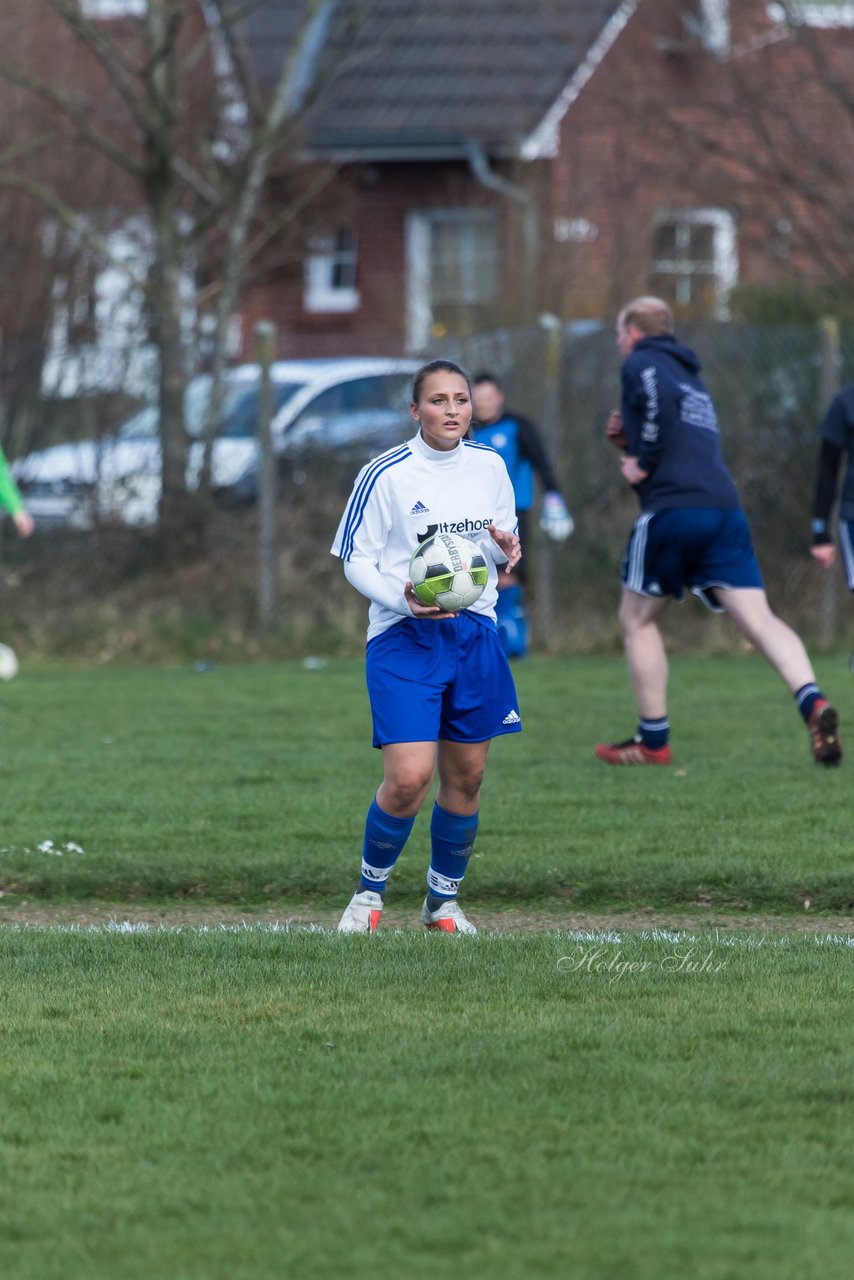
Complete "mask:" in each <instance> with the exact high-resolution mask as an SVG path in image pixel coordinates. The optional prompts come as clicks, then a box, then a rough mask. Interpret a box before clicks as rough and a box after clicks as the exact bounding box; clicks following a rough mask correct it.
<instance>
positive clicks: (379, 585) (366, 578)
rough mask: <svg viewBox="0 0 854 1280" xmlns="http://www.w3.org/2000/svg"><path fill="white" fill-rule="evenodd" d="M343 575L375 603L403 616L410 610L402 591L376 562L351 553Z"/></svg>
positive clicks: (345, 563) (345, 562) (351, 584)
mask: <svg viewBox="0 0 854 1280" xmlns="http://www.w3.org/2000/svg"><path fill="white" fill-rule="evenodd" d="M344 577H345V578H346V579H347V581H348V582H349V583H350V586H351V587H355V588H356V590H357V591H359V592H361V594H362V595H363V596H367V598H368V599H369V600H373V601H374V603H375V604H381V605H383V606H384V607H385V608H386V609H391V611H392V613H399V614H402V615H403V616H404V617H405V616H406V615H407V614H408V613H409V612H410V610H409V605H408V604H407V602H406V597H405V595H404V593H403V592H401V591H399V590H398V588H397V587H396V585H395V584H394V583H391V582H389V581H388V579H387V578H385V577H384V576H383V575H382V574H381V573H380V571H379V569H378V568H377V566H376V564H375V563H374V562H373V561H372V560H369V559H368V558H367V557H366V556H362V555H353V556H352V558H351V559H350V560H345V561H344Z"/></svg>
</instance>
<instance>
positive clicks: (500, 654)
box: [366, 610, 522, 747]
mask: <svg viewBox="0 0 854 1280" xmlns="http://www.w3.org/2000/svg"><path fill="white" fill-rule="evenodd" d="M366 676H367V681H368V695H369V697H370V700H371V714H372V715H373V719H374V739H373V744H374V746H375V747H383V746H386V745H387V744H388V743H392V742H438V741H439V739H440V738H442V739H447V740H449V741H451V742H486V741H488V740H489V739H490V738H497V737H498V736H499V735H500V734H502V733H518V732H519V730H520V729H521V728H522V720H521V717H520V715H519V704H518V702H517V700H516V686H515V685H514V683H513V676H512V674H511V672H510V665H509V663H508V661H507V659H506V658H505V656H504V651H503V649H502V648H501V641H500V640H499V639H498V630H497V628H496V626H495V623H494V622H493V621H492V619H491V618H479V617H477V616H476V615H474V614H471V613H469V612H467V611H466V610H463V612H462V613H460V614H459V615H458V616H457V617H456V618H444V619H443V620H442V621H441V622H428V621H422V620H420V619H418V618H404V620H403V621H402V622H396V623H395V624H394V626H392V627H389V628H388V630H387V631H383V632H382V633H381V635H378V636H376V637H375V638H374V639H373V640H371V642H370V644H369V645H368V652H367V661H366Z"/></svg>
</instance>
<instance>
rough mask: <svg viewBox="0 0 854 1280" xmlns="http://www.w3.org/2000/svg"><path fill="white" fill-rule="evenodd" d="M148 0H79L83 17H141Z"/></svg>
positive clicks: (146, 7)
mask: <svg viewBox="0 0 854 1280" xmlns="http://www.w3.org/2000/svg"><path fill="white" fill-rule="evenodd" d="M147 10H148V0H80V12H81V13H82V14H83V17H84V18H142V17H144V16H145V14H146V12H147Z"/></svg>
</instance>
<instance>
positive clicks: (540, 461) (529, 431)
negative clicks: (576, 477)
mask: <svg viewBox="0 0 854 1280" xmlns="http://www.w3.org/2000/svg"><path fill="white" fill-rule="evenodd" d="M516 422H517V424H518V428H519V436H518V439H519V453H520V454H521V455H522V457H523V458H527V460H528V461H529V462H530V464H531V466H532V467H533V468H534V470H535V471H536V473H537V475H538V476H539V477H540V480H541V482H542V486H543V488H544V489H545V491H546V493H558V494H559V493H560V483H559V482H558V478H557V476H556V474H555V469H554V467H553V466H552V463H551V459H550V457H549V455H548V454H547V453H546V448H545V445H544V444H543V440H542V436H541V435H540V433H539V431H538V430H537V428H536V427H535V426H534V424H533V422H531V421H530V420H529V419H528V418H522V417H520V416H518V415H517V417H516Z"/></svg>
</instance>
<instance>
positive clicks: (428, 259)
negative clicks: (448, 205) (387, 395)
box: [407, 209, 500, 350]
mask: <svg viewBox="0 0 854 1280" xmlns="http://www.w3.org/2000/svg"><path fill="white" fill-rule="evenodd" d="M407 259H408V262H407V284H408V293H409V342H410V346H411V347H412V348H413V349H414V350H419V349H421V348H423V347H425V346H427V345H428V343H429V342H430V340H431V339H432V338H439V337H444V336H445V335H457V336H459V335H463V334H466V333H471V332H473V331H474V330H476V329H477V328H479V327H480V326H482V325H483V324H488V323H489V322H490V319H491V317H490V312H491V309H492V306H493V304H494V303H495V301H496V300H497V298H498V295H499V279H500V265H499V254H498V220H497V217H496V214H495V212H494V211H493V210H491V209H436V210H424V211H421V212H418V213H413V214H411V215H410V219H409V224H408V228H407Z"/></svg>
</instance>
